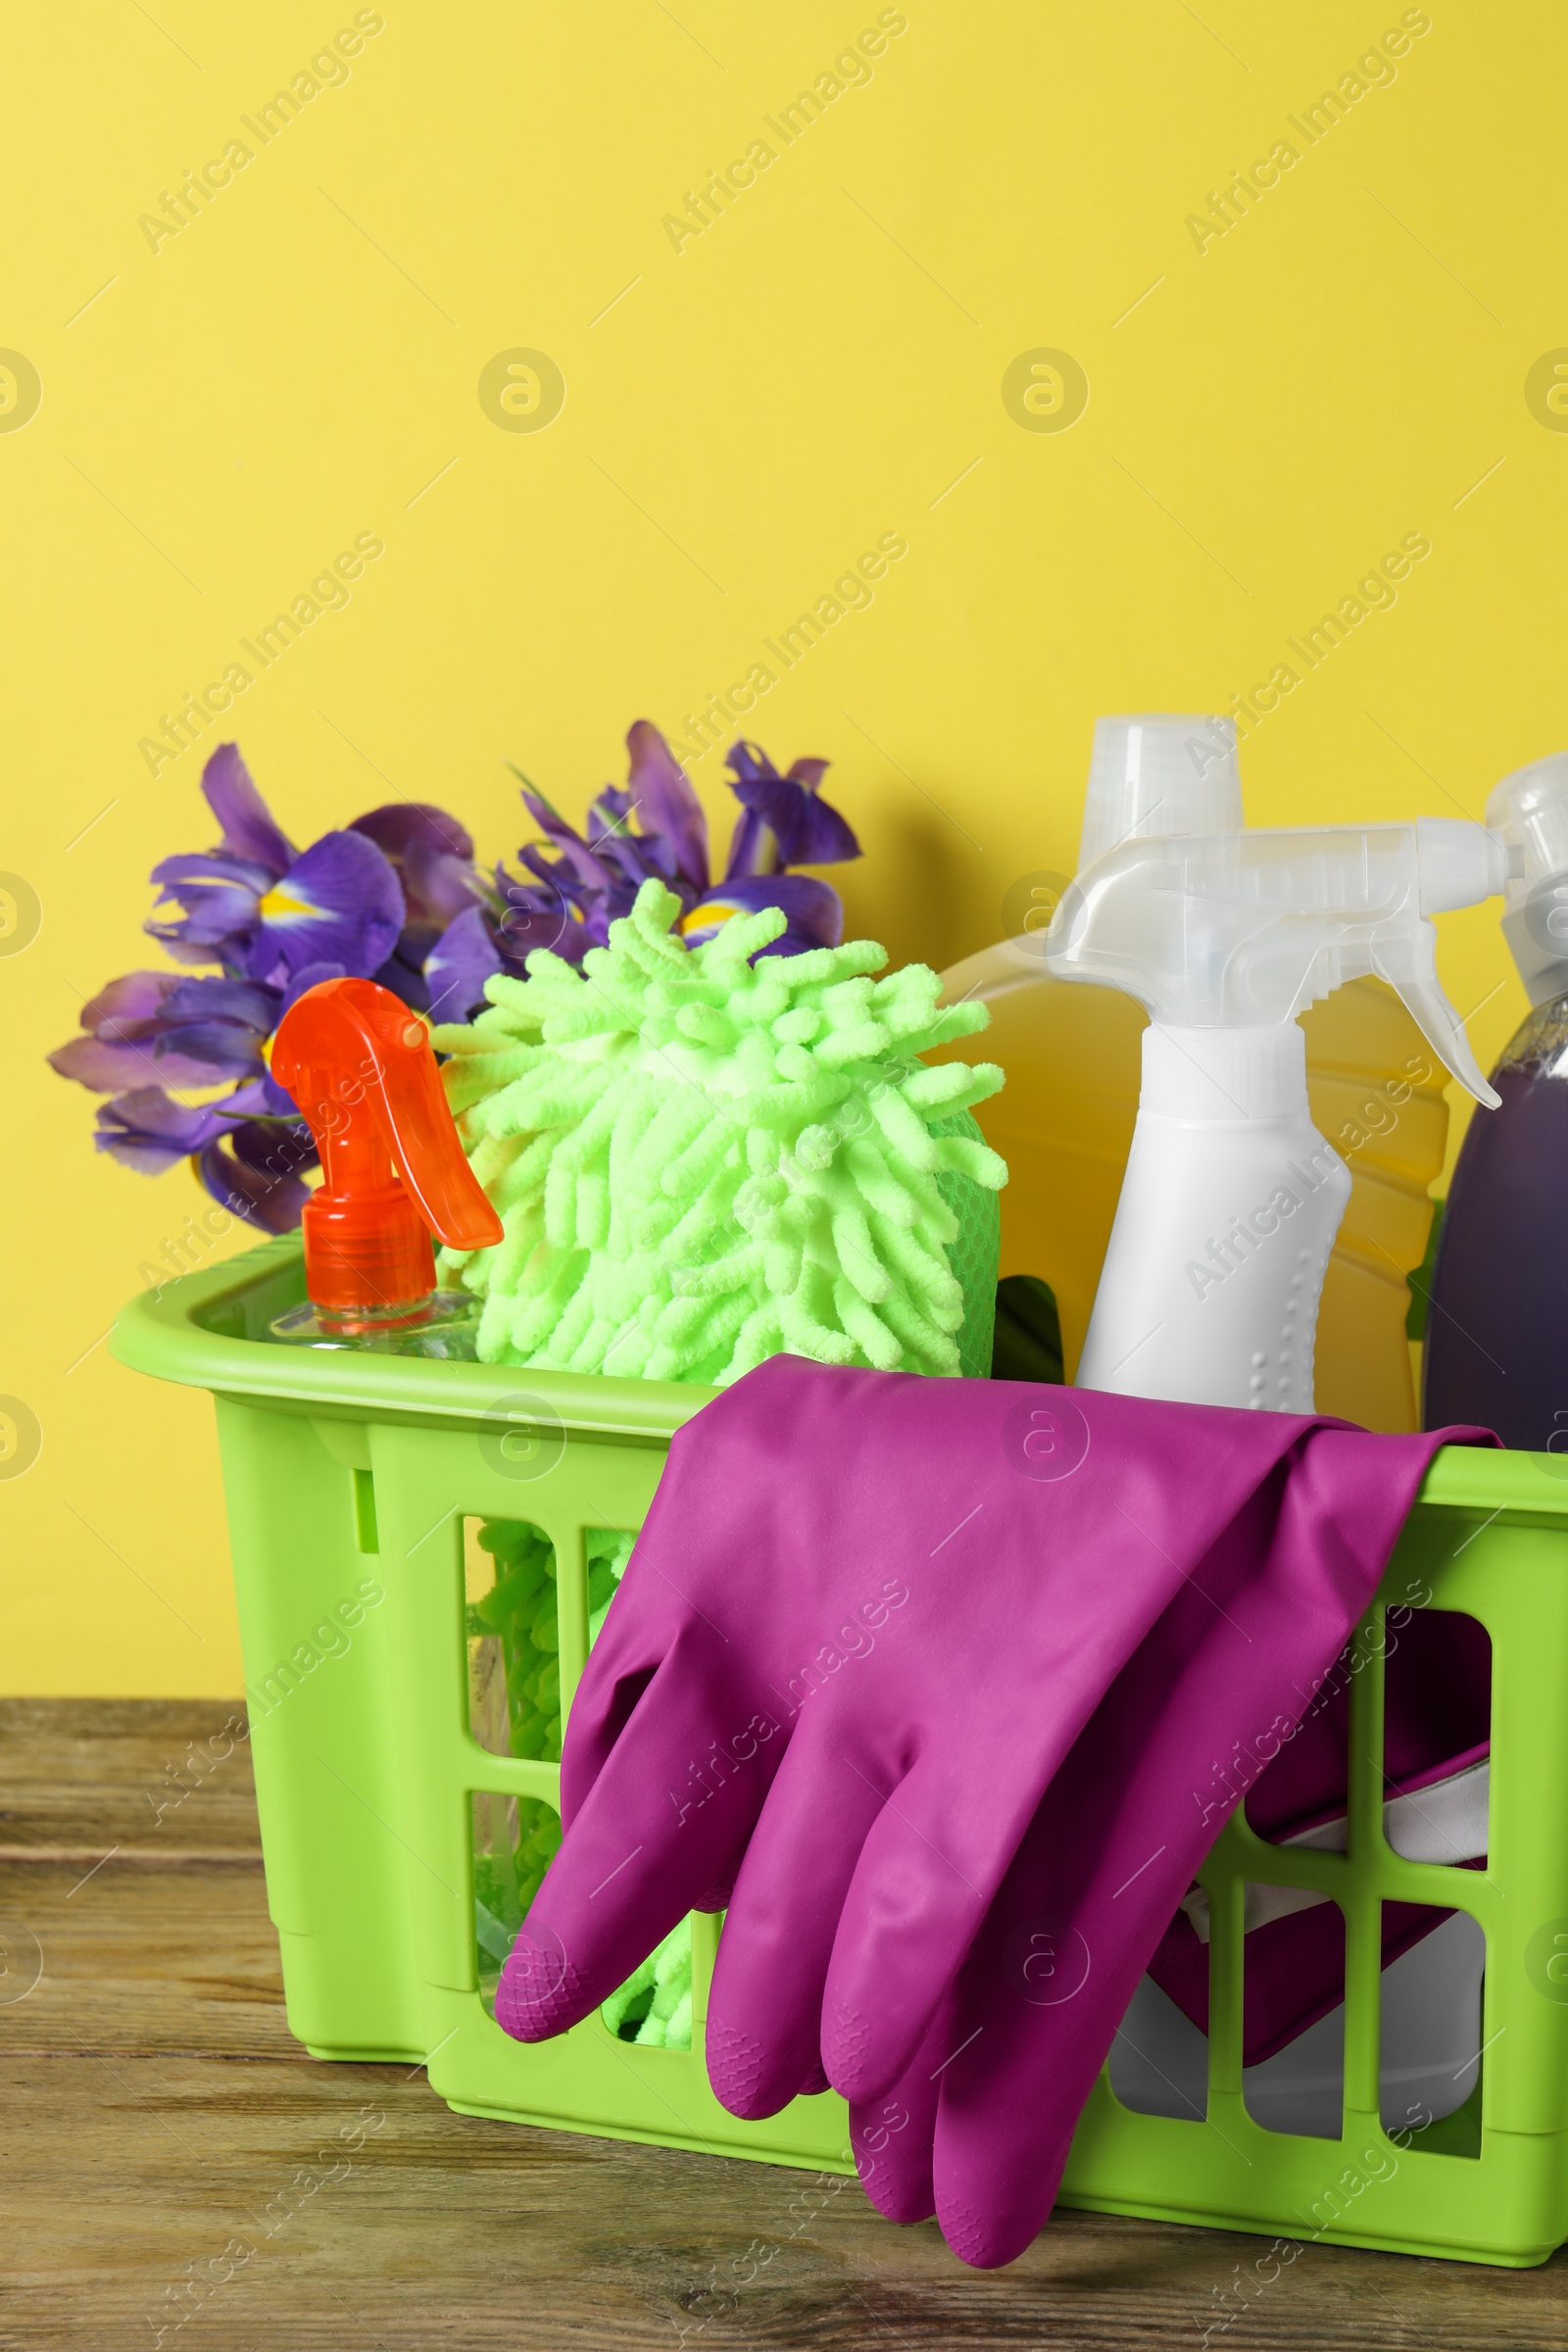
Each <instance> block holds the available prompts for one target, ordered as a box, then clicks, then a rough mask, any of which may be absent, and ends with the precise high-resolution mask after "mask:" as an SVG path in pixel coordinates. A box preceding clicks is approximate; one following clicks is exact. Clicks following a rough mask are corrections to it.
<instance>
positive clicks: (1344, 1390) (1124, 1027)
mask: <svg viewBox="0 0 1568 2352" xmlns="http://www.w3.org/2000/svg"><path fill="white" fill-rule="evenodd" d="M1175 726H1180V727H1181V728H1182V729H1183V730H1184V734H1183V744H1184V748H1185V749H1186V751H1187V752H1188V754H1189V760H1188V762H1187V764H1188V765H1190V766H1191V769H1192V775H1191V779H1190V781H1186V780H1183V781H1181V782H1180V783H1179V784H1178V785H1177V786H1176V787H1175V788H1173V785H1172V778H1171V774H1170V772H1169V771H1168V770H1167V771H1166V773H1165V774H1164V775H1163V776H1161V777H1159V778H1157V779H1156V778H1155V777H1154V776H1152V775H1151V774H1150V773H1149V772H1147V763H1146V769H1145V772H1143V773H1140V771H1139V762H1138V750H1139V746H1140V744H1141V743H1147V742H1148V741H1149V739H1150V736H1151V734H1152V730H1153V729H1155V728H1157V729H1159V730H1160V731H1161V732H1162V733H1164V732H1165V731H1167V730H1170V729H1172V728H1173V727H1175ZM1167 740H1168V738H1167ZM1129 770H1130V771H1131V772H1129ZM1240 821H1241V787H1240V782H1239V779H1238V776H1237V768H1236V742H1235V730H1234V727H1233V725H1232V722H1231V721H1230V720H1229V719H1225V718H1210V717H1195V718H1191V719H1186V720H1181V721H1173V720H1172V719H1170V718H1166V717H1160V718H1152V719H1122V720H1115V721H1108V722H1107V721H1102V722H1101V727H1100V728H1098V729H1097V738H1096V763H1095V766H1094V767H1093V768H1092V770H1091V779H1090V795H1089V803H1088V805H1087V807H1086V809H1085V819H1084V838H1083V846H1082V850H1081V852H1080V857H1079V867H1080V870H1082V869H1083V868H1084V867H1085V866H1086V865H1088V864H1089V863H1090V862H1091V861H1092V860H1093V858H1096V857H1098V856H1100V855H1101V854H1102V852H1103V851H1104V850H1106V849H1108V848H1110V847H1112V846H1113V845H1114V844H1116V843H1117V842H1119V841H1122V840H1130V839H1132V838H1134V837H1135V836H1137V835H1139V834H1152V833H1189V832H1200V831H1207V830H1216V831H1217V830H1224V829H1227V828H1228V827H1233V826H1235V825H1238V824H1239V823H1240ZM1051 912H1052V907H1051V906H1050V905H1049V904H1048V903H1045V902H1042V905H1041V908H1040V913H1039V916H1038V918H1033V917H1032V918H1031V926H1032V925H1033V922H1034V920H1035V919H1038V924H1039V928H1038V930H1036V929H1034V928H1033V927H1031V929H1030V930H1029V931H1028V932H1026V933H1025V934H1023V935H1022V936H1020V937H1018V938H1016V939H1011V940H1002V941H999V942H998V943H997V944H996V945H995V946H994V947H990V948H986V949H983V950H982V951H981V952H980V954H978V955H976V956H966V957H965V958H964V960H963V961H962V962H961V963H956V964H955V965H953V966H952V968H951V969H950V970H949V971H947V972H946V973H944V975H943V987H944V997H945V1001H947V1002H949V1003H957V1002H959V1001H960V1000H977V1001H978V1002H980V1003H982V1004H985V1005H988V1006H989V1008H990V1012H991V1025H990V1027H989V1028H988V1029H987V1030H986V1031H985V1032H984V1035H983V1038H980V1039H977V1040H968V1039H964V1040H960V1041H958V1043H956V1045H955V1046H954V1047H952V1048H951V1049H948V1052H949V1053H950V1054H952V1055H953V1056H955V1057H957V1056H960V1055H961V1056H962V1057H964V1058H969V1059H978V1058H980V1057H981V1056H982V1055H983V1057H984V1058H985V1059H986V1060H988V1061H996V1062H1000V1063H1001V1065H1002V1067H1003V1068H1004V1069H1005V1071H1006V1073H1007V1083H1006V1086H1005V1089H1004V1090H1003V1092H1002V1093H1001V1094H1000V1095H995V1096H993V1097H992V1099H991V1100H990V1102H988V1103H982V1104H980V1106H979V1107H978V1109H977V1111H976V1113H975V1116H976V1118H977V1119H978V1121H979V1124H980V1126H981V1129H982V1131H983V1133H984V1135H985V1139H986V1142H987V1143H988V1144H990V1145H991V1147H992V1149H993V1150H994V1151H997V1152H1001V1153H1002V1155H1003V1157H1004V1158H1005V1160H1006V1162H1007V1166H1008V1170H1009V1178H1008V1183H1007V1186H1006V1189H1005V1192H1004V1193H1003V1195H1002V1197H1001V1199H1002V1260H1001V1272H1002V1273H1003V1274H1004V1275H1006V1274H1036V1275H1039V1276H1040V1277H1041V1278H1042V1279H1043V1280H1045V1281H1046V1282H1048V1283H1050V1285H1051V1287H1052V1289H1053V1291H1054V1293H1055V1296H1056V1304H1057V1308H1058V1311H1059V1313H1060V1317H1061V1336H1062V1348H1063V1354H1064V1358H1065V1362H1066V1367H1067V1374H1068V1377H1069V1379H1070V1378H1071V1377H1072V1375H1073V1373H1074V1372H1075V1370H1076V1368H1077V1363H1078V1357H1079V1354H1080V1351H1081V1350H1082V1348H1083V1343H1084V1335H1085V1333H1086V1332H1087V1330H1088V1327H1089V1316H1090V1310H1091V1308H1092V1307H1093V1305H1094V1300H1095V1292H1096V1289H1097V1287H1098V1285H1099V1281H1100V1272H1101V1266H1102V1264H1103V1259H1104V1255H1105V1248H1106V1244H1107V1242H1108V1241H1109V1238H1110V1228H1111V1222H1112V1219H1113V1218H1114V1216H1115V1213H1116V1202H1117V1200H1118V1197H1119V1195H1120V1192H1121V1184H1122V1177H1123V1175H1124V1173H1125V1170H1126V1165H1127V1153H1128V1149H1129V1146H1130V1145H1131V1142H1132V1133H1133V1123H1134V1121H1135V1119H1136V1117H1137V1115H1138V1096H1139V1088H1140V1083H1141V1053H1142V1044H1141V1041H1142V1036H1143V1031H1144V1029H1145V1027H1146V1025H1147V1015H1146V1014H1145V1012H1144V1010H1143V1007H1142V1006H1141V1005H1138V1004H1136V1003H1135V1002H1134V1001H1133V999H1132V998H1131V997H1129V996H1126V995H1124V994H1123V993H1122V991H1121V990H1119V989H1110V988H1097V987H1091V986H1086V985H1084V984H1083V983H1081V982H1077V983H1074V982H1069V981H1060V980H1054V979H1053V978H1052V976H1051V974H1050V973H1049V972H1048V971H1047V970H1046V968H1045V960H1044V955H1045V929H1046V925H1047V923H1048V922H1049V919H1050V915H1051ZM1301 1026H1302V1028H1303V1029H1304V1031H1305V1033H1306V1069H1307V1096H1308V1102H1309V1105H1310V1110H1311V1118H1312V1123H1313V1125H1314V1126H1315V1127H1316V1128H1317V1129H1318V1131H1319V1132H1320V1133H1321V1134H1322V1135H1324V1136H1326V1137H1327V1138H1328V1139H1329V1140H1330V1141H1331V1142H1332V1143H1333V1144H1334V1145H1335V1146H1336V1147H1337V1149H1338V1151H1339V1152H1340V1153H1341V1154H1342V1156H1343V1157H1344V1159H1345V1160H1346V1162H1347V1164H1348V1167H1349V1170H1350V1179H1351V1181H1350V1198H1349V1201H1348V1206H1347V1208H1346V1211H1345V1216H1344V1219H1343V1221H1342V1223H1341V1226H1340V1230H1339V1235H1338V1238H1337V1240H1336V1243H1335V1246H1334V1250H1333V1254H1332V1256H1331V1258H1330V1260H1329V1267H1328V1273H1327V1275H1326V1277H1325V1280H1324V1284H1323V1298H1322V1304H1321V1307H1320V1309H1319V1314H1318V1326H1317V1348H1316V1397H1317V1405H1318V1409H1319V1411H1321V1412H1326V1413H1337V1414H1342V1415H1343V1416H1344V1417H1345V1418H1346V1419H1347V1420H1351V1421H1358V1422H1360V1423H1361V1424H1362V1425H1363V1426H1364V1427H1366V1428H1368V1429H1378V1430H1411V1429H1415V1428H1416V1427H1418V1425H1419V1416H1418V1412H1417V1406H1416V1393H1415V1384H1414V1381H1413V1379H1412V1373H1411V1361H1410V1349H1409V1345H1408V1342H1407V1340H1406V1337H1405V1317H1406V1314H1407V1311H1408V1308H1409V1292H1408V1289H1407V1286H1406V1282H1405V1276H1406V1274H1407V1273H1408V1272H1409V1271H1410V1270H1411V1269H1413V1268H1414V1267H1417V1266H1419V1265H1420V1264H1421V1262H1422V1259H1423V1257H1424V1256H1425V1253H1426V1246H1427V1237H1428V1233H1429V1231H1430V1228H1431V1222H1432V1201H1431V1198H1430V1187H1431V1185H1432V1184H1433V1182H1434V1180H1435V1179H1436V1178H1437V1176H1438V1175H1439V1173H1440V1172H1441V1170H1442V1167H1443V1159H1444V1152H1445V1148H1446V1142H1447V1131H1448V1106H1447V1103H1446V1099H1445V1094H1444V1089H1445V1087H1446V1083H1447V1072H1446V1069H1445V1068H1444V1066H1443V1064H1442V1063H1441V1061H1440V1060H1439V1059H1438V1056H1437V1054H1435V1053H1434V1052H1433V1051H1432V1048H1431V1047H1430V1046H1429V1045H1428V1044H1427V1041H1426V1039H1425V1038H1424V1037H1423V1036H1422V1034H1421V1031H1420V1030H1419V1029H1418V1028H1417V1026H1416V1024H1415V1022H1414V1020H1413V1019H1412V1018H1411V1016H1410V1014H1409V1013H1408V1012H1407V1011H1406V1010H1405V1008H1404V1005H1402V1004H1401V1003H1400V1001H1399V999H1398V997H1397V995H1396V994H1395V992H1394V990H1393V989H1392V988H1390V987H1388V986H1387V985H1386V984H1385V983H1384V982H1383V981H1381V980H1376V979H1357V980H1352V981H1350V982H1349V983H1348V985H1347V986H1345V987H1344V988H1342V989H1340V990H1338V991H1337V992H1336V993H1335V994H1334V995H1333V996H1330V997H1327V998H1325V999H1324V1000H1323V1001H1322V1002H1321V1003H1320V1004H1318V1005H1313V1006H1312V1007H1311V1008H1310V1009H1309V1010H1308V1011H1307V1012H1305V1013H1304V1014H1303V1015H1302V1016H1301Z"/></svg>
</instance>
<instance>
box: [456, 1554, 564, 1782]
mask: <svg viewBox="0 0 1568 2352" xmlns="http://www.w3.org/2000/svg"><path fill="white" fill-rule="evenodd" d="M463 1566H464V1595H465V1599H466V1603H467V1618H466V1631H467V1644H468V1730H469V1732H470V1733H471V1734H472V1736H473V1738H474V1739H475V1740H477V1741H478V1743H479V1745H480V1746H481V1747H482V1748H485V1749H487V1750H488V1752H489V1753H490V1754H491V1755H493V1756H522V1757H527V1758H530V1759H532V1760H535V1761H538V1762H541V1763H547V1764H550V1763H555V1762H557V1761H559V1759H560V1755H561V1658H560V1650H561V1630H560V1622H559V1614H558V1606H557V1593H556V1549H555V1545H554V1544H552V1543H551V1541H550V1538H549V1537H548V1536H547V1535H546V1534H545V1532H544V1530H543V1529H542V1528H539V1527H536V1526H535V1525H534V1524H533V1522H532V1521H531V1520H527V1519H465V1521H464V1523H463Z"/></svg>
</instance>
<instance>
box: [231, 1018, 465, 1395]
mask: <svg viewBox="0 0 1568 2352" xmlns="http://www.w3.org/2000/svg"><path fill="white" fill-rule="evenodd" d="M272 1076H273V1077H274V1078H275V1079H276V1081H277V1083H278V1085H279V1086H281V1087H283V1088H284V1089H285V1090H286V1092H287V1093H288V1094H290V1095H292V1096H293V1098H294V1101H295V1103H296V1104H297V1105H298V1108H299V1111H300V1115H301V1117H302V1118H303V1119H304V1120H305V1121H306V1123H307V1124H308V1126H309V1127H310V1130H311V1134H312V1135H313V1137H314V1138H315V1140H316V1148H317V1150H318V1152H319V1154H320V1159H321V1175H322V1182H321V1184H320V1186H319V1189H318V1190H317V1191H316V1192H314V1193H313V1194H312V1195H311V1198H310V1200H309V1201H307V1203H306V1207H305V1215H304V1219H303V1224H304V1233H305V1288H306V1292H307V1297H308V1303H307V1304H306V1305H304V1306H297V1307H293V1308H291V1309H290V1311H289V1312H288V1313H287V1314H284V1315H279V1316H278V1317H277V1319H276V1320H275V1321H274V1322H273V1324H272V1326H271V1337H272V1338H273V1339H274V1340H280V1341H282V1342H283V1343H284V1345H285V1346H289V1347H295V1348H368V1349H370V1350H372V1351H374V1352H375V1353H378V1354H383V1355H428V1356H438V1357H442V1358H444V1359H447V1360H449V1361H451V1360H456V1361H460V1362H467V1363H471V1362H472V1361H473V1360H474V1355H475V1342H476V1340H477V1336H478V1328H479V1314H480V1308H481V1304H482V1302H481V1301H480V1300H479V1299H476V1298H474V1297H472V1295H471V1294H470V1293H468V1292H467V1291H439V1290H437V1288H436V1280H435V1253H434V1250H432V1248H431V1245H430V1237H431V1235H432V1234H434V1235H435V1236H436V1237H437V1239H438V1240H440V1241H442V1242H445V1243H446V1244H447V1246H448V1248H449V1249H454V1250H483V1249H488V1248H490V1247H491V1246H492V1245H493V1244H495V1243H496V1242H499V1241H500V1239H501V1230H502V1229H501V1219H500V1218H499V1217H498V1216H497V1214H496V1212H495V1210H494V1209H493V1208H492V1207H491V1205H490V1203H489V1201H487V1200H486V1199H485V1196H484V1193H483V1192H482V1190H481V1189H480V1186H479V1183H478V1180H477V1178H476V1177H475V1176H474V1173H473V1170H472V1169H471V1168H470V1167H469V1165H468V1163H467V1160H466V1158H465V1157H464V1153H463V1146H462V1145H461V1143H460V1142H459V1141H458V1131H457V1128H456V1126H455V1125H454V1123H453V1118H452V1113H451V1111H450V1110H449V1109H448V1107H447V1102H446V1097H445V1096H444V1094H443V1093H442V1091H441V1080H440V1077H439V1076H438V1074H437V1071H436V1063H435V1054H434V1053H433V1052H432V1051H431V1047H430V1038H429V1032H428V1031H427V1030H426V1028H425V1026H424V1023H423V1022H422V1021H421V1020H419V1019H418V1018H417V1016H416V1015H415V1014H414V1013H412V1012H410V1010H409V1008H408V1006H407V1005H404V1004H402V1003H401V1002H400V1000H399V999H398V998H397V997H395V996H394V995H393V994H392V992H391V990H390V989H387V988H380V987H378V986H377V985H376V983H375V982H374V981H373V980H323V981H322V982H321V983H320V985H319V987H317V988H313V989H310V990H308V991H307V992H306V994H305V995H304V996H303V997H301V998H300V999H299V1001H298V1003H297V1004H295V1005H291V1006H290V1007H289V1009H288V1011H287V1012H286V1013H285V1014H284V1016H283V1019H282V1021H281V1023H280V1024H279V1027H278V1032H277V1040H276V1043H275V1045H274V1047H273V1049H272Z"/></svg>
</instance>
